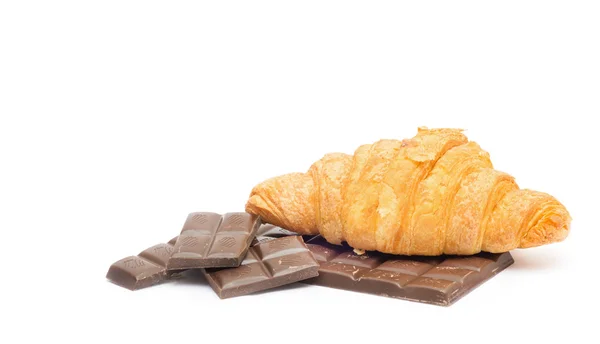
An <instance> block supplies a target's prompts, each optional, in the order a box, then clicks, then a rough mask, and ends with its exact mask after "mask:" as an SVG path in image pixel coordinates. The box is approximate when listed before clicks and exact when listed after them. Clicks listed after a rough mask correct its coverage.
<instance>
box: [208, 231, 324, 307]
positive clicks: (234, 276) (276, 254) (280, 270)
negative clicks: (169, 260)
mask: <svg viewBox="0 0 600 344" xmlns="http://www.w3.org/2000/svg"><path fill="white" fill-rule="evenodd" d="M318 270H319V263H318V262H317V261H316V260H315V258H314V257H313V255H312V254H311V253H310V251H309V250H308V248H307V247H306V245H305V244H304V240H302V237H300V236H288V237H284V238H278V239H273V240H270V241H267V242H263V243H259V244H257V245H256V246H253V247H251V248H250V249H249V250H248V254H247V255H246V258H245V259H244V261H243V262H242V265H241V266H239V267H237V268H230V269H206V270H204V274H205V276H206V279H207V280H208V283H209V284H210V286H211V287H212V288H213V290H214V291H215V292H216V293H217V295H219V297H220V298H221V299H225V298H229V297H234V296H241V295H246V294H250V293H254V292H257V291H261V290H266V289H271V288H275V287H279V286H282V285H285V284H290V283H294V282H298V281H301V280H304V279H307V278H311V277H315V276H317V275H318Z"/></svg>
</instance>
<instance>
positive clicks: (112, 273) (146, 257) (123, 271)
mask: <svg viewBox="0 0 600 344" xmlns="http://www.w3.org/2000/svg"><path fill="white" fill-rule="evenodd" d="M176 239H177V237H175V238H173V239H171V240H170V241H169V242H168V243H167V244H158V245H154V246H152V247H150V248H148V249H145V250H144V251H142V252H140V254H138V255H137V256H129V257H126V258H123V259H121V260H119V261H117V262H115V263H114V264H113V265H111V266H110V268H109V269H108V272H107V273H106V278H108V279H109V280H110V281H111V282H113V283H114V284H117V285H119V286H121V287H123V288H127V289H129V290H137V289H141V288H146V287H149V286H151V285H154V284H157V283H159V282H162V281H164V280H166V279H167V278H168V277H169V275H168V274H167V261H168V260H169V257H170V256H171V253H173V245H174V244H175V241H176Z"/></svg>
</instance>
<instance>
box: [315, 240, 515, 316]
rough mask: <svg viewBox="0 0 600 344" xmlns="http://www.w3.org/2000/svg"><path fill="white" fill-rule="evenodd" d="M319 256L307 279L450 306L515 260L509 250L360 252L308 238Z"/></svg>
mask: <svg viewBox="0 0 600 344" xmlns="http://www.w3.org/2000/svg"><path fill="white" fill-rule="evenodd" d="M307 246H308V248H309V249H310V251H311V252H312V253H313V255H314V256H315V258H316V259H317V260H318V261H319V264H320V268H319V276H318V277H315V278H311V279H308V280H305V281H304V282H306V283H310V284H315V285H320V286H325V287H330V288H337V289H344V290H350V291H357V292H362V293H368V294H374V295H380V296H388V297H393V298H399V299H406V300H411V301H418V302H424V303H430V304H435V305H442V306H448V305H450V304H452V303H453V302H455V301H456V300H458V299H459V298H461V297H462V296H464V295H466V294H467V293H469V292H470V291H472V290H473V289H475V288H476V287H477V286H479V285H480V284H481V283H483V282H485V281H487V280H488V279H490V278H492V277H494V276H495V275H496V274H497V273H499V272H500V271H502V270H504V269H505V268H507V267H508V266H509V265H511V264H512V263H514V260H513V258H512V256H511V255H510V253H508V252H506V253H501V254H492V253H486V252H482V253H479V254H476V255H474V256H440V257H417V256H393V255H386V254H380V253H377V252H366V253H365V254H362V255H357V254H355V253H354V252H353V250H352V248H351V247H349V246H347V245H344V246H337V245H332V244H329V243H328V242H327V241H325V239H324V238H323V237H321V236H317V237H314V238H312V239H310V240H308V241H307Z"/></svg>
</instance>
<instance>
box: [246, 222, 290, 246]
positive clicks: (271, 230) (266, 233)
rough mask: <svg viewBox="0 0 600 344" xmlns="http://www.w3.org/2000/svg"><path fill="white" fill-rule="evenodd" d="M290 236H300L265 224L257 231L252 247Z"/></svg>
mask: <svg viewBox="0 0 600 344" xmlns="http://www.w3.org/2000/svg"><path fill="white" fill-rule="evenodd" d="M290 235H298V234H297V233H294V232H292V231H288V230H287V229H283V228H281V227H277V226H275V225H272V224H268V223H265V224H262V225H261V226H260V227H258V230H257V231H256V237H254V240H253V241H252V246H254V245H256V244H258V243H261V242H265V241H268V240H272V239H277V238H283V237H286V236H290Z"/></svg>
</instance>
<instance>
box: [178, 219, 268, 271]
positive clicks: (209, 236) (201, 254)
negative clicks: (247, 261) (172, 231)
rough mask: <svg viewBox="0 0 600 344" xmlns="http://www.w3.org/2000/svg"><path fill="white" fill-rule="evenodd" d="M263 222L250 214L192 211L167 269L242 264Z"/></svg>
mask: <svg viewBox="0 0 600 344" xmlns="http://www.w3.org/2000/svg"><path fill="white" fill-rule="evenodd" d="M259 225H260V218H259V217H257V216H254V215H250V214H248V213H227V214H225V215H220V214H215V213H191V214H189V215H188V218H187V220H186V222H185V224H184V225H183V229H182V230H181V234H180V235H179V238H178V239H177V242H176V243H175V247H174V248H173V254H172V255H171V258H170V259H169V261H168V263H167V269H169V270H173V269H193V268H209V267H210V268H216V267H235V266H239V265H240V263H241V262H242V260H243V258H244V256H246V252H247V251H248V247H249V246H250V243H251V242H252V239H254V234H255V233H256V230H257V229H258V226H259Z"/></svg>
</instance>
